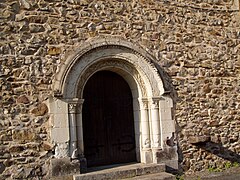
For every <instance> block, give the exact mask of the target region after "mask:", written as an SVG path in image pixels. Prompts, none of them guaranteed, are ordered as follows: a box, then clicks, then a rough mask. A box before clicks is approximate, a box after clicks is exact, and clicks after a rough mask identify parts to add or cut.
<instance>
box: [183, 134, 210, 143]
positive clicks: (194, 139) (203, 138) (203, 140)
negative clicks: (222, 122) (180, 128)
mask: <svg viewBox="0 0 240 180" xmlns="http://www.w3.org/2000/svg"><path fill="white" fill-rule="evenodd" d="M188 141H189V143H191V144H198V143H206V142H209V141H210V137H209V136H190V137H189V138H188Z"/></svg>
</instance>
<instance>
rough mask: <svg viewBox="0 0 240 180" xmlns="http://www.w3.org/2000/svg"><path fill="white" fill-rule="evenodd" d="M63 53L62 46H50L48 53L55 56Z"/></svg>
mask: <svg viewBox="0 0 240 180" xmlns="http://www.w3.org/2000/svg"><path fill="white" fill-rule="evenodd" d="M60 53H61V48H59V47H49V48H48V54H49V55H52V56H55V55H58V54H60Z"/></svg>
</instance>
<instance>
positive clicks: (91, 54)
mask: <svg viewBox="0 0 240 180" xmlns="http://www.w3.org/2000/svg"><path fill="white" fill-rule="evenodd" d="M152 59H153V57H152V56H151V55H149V54H148V53H147V52H146V51H144V50H143V49H141V48H139V47H137V46H135V45H134V44H132V43H130V42H128V41H125V40H121V39H117V38H110V39H107V38H103V39H98V40H96V41H95V43H92V42H91V43H90V42H89V43H86V44H85V45H84V47H82V48H81V49H80V50H76V53H75V55H74V56H73V57H70V59H67V61H66V62H65V63H64V64H62V66H61V67H60V71H59V72H58V73H57V75H56V77H55V80H54V87H53V88H54V92H55V95H58V96H63V98H74V97H79V95H80V97H79V98H81V95H82V90H83V88H84V85H85V83H86V81H87V80H88V78H89V77H90V76H91V75H93V74H94V73H95V72H97V71H99V70H104V69H105V70H106V69H107V70H111V71H116V72H117V71H118V69H119V70H122V72H125V73H127V74H129V75H130V76H131V77H132V78H133V79H134V80H135V82H136V84H137V85H138V86H139V87H138V88H139V90H141V91H140V93H141V96H142V97H160V96H161V95H162V94H163V93H164V88H163V82H162V79H161V77H160V76H159V74H158V71H157V69H156V67H155V66H154V64H153V63H152V62H153V61H152ZM120 75H121V74H120Z"/></svg>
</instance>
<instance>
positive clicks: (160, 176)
mask: <svg viewBox="0 0 240 180" xmlns="http://www.w3.org/2000/svg"><path fill="white" fill-rule="evenodd" d="M125 180H176V177H175V176H174V175H172V174H169V173H166V172H161V173H156V174H148V175H143V176H136V177H133V178H128V179H125Z"/></svg>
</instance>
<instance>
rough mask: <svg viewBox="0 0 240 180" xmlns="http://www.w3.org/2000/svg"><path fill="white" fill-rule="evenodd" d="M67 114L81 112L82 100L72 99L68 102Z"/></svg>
mask: <svg viewBox="0 0 240 180" xmlns="http://www.w3.org/2000/svg"><path fill="white" fill-rule="evenodd" d="M68 102H69V103H68V112H69V113H70V114H76V113H81V112H82V104H83V102H84V99H73V100H69V101H68Z"/></svg>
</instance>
